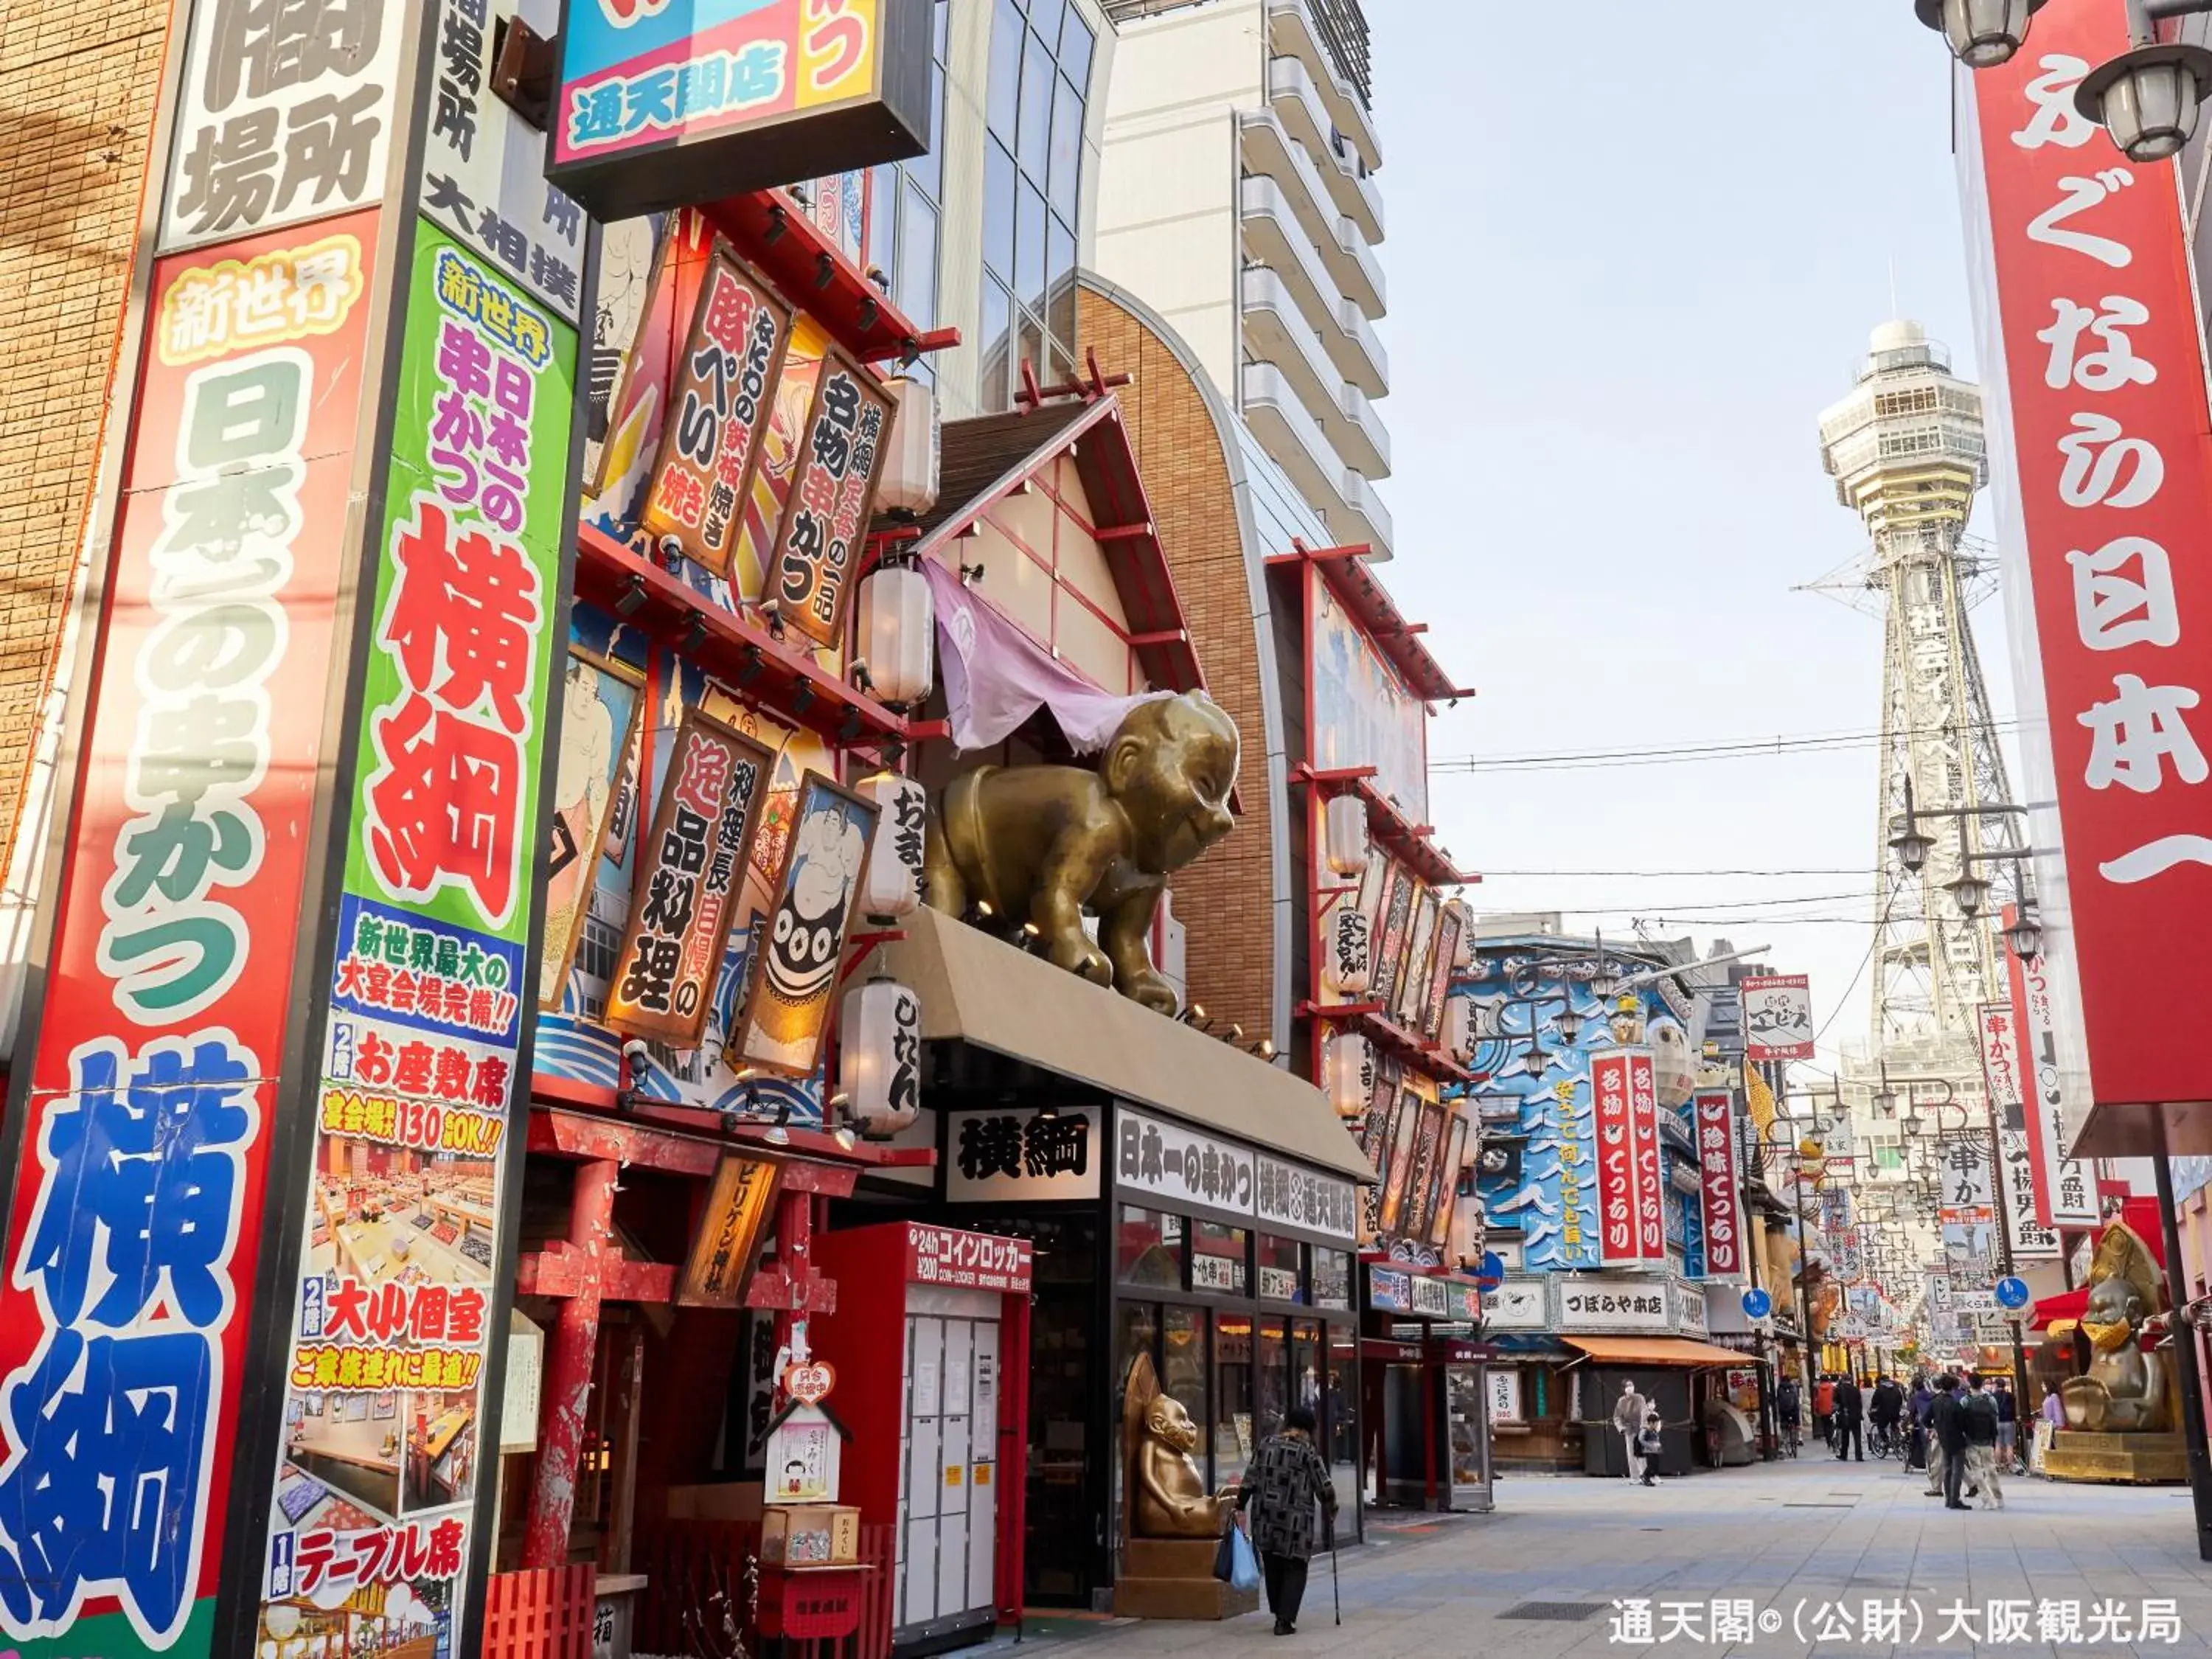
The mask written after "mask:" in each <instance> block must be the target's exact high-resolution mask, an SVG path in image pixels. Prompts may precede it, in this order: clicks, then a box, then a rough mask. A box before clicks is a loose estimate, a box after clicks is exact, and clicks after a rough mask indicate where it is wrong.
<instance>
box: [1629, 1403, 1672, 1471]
mask: <svg viewBox="0 0 2212 1659" xmlns="http://www.w3.org/2000/svg"><path fill="white" fill-rule="evenodd" d="M1666 1446H1667V1441H1666V1435H1665V1431H1664V1425H1662V1423H1661V1422H1660V1420H1659V1413H1657V1412H1646V1413H1644V1428H1643V1431H1642V1432H1641V1433H1640V1434H1638V1436H1637V1439H1636V1449H1637V1450H1638V1452H1640V1453H1642V1454H1643V1462H1644V1485H1645V1486H1657V1485H1658V1484H1659V1482H1658V1480H1657V1478H1656V1477H1657V1475H1658V1473H1659V1454H1660V1453H1661V1452H1662V1451H1663V1450H1665V1449H1666Z"/></svg>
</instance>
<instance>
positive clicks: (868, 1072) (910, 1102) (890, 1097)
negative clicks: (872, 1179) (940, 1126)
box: [837, 979, 921, 1140]
mask: <svg viewBox="0 0 2212 1659" xmlns="http://www.w3.org/2000/svg"><path fill="white" fill-rule="evenodd" d="M837 1073H838V1081H839V1083H840V1084H841V1085H842V1087H843V1089H844V1091H845V1093H846V1095H847V1096H848V1103H847V1106H846V1110H847V1112H848V1114H849V1115H851V1117H852V1120H853V1121H854V1123H856V1124H858V1125H859V1126H860V1133H862V1134H864V1135H866V1136H867V1137H868V1138H869V1139H871V1140H881V1139H888V1138H890V1136H892V1135H895V1134H896V1133H898V1132H899V1131H900V1130H901V1129H903V1128H905V1127H907V1125H908V1124H909V1123H911V1122H913V1121H915V1118H916V1117H918V1116H920V1115H921V998H919V997H917V996H915V994H914V992H913V991H912V990H911V989H910V988H909V987H906V986H904V985H902V984H900V983H899V982H898V981H896V980H891V979H872V980H867V981H864V982H863V983H861V984H859V985H856V986H854V987H853V988H852V989H851V990H849V991H848V992H846V993H845V1006H844V1007H843V1008H842V1010H841V1011H840V1012H839V1014H838V1017H837Z"/></svg>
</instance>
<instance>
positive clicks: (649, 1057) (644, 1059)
mask: <svg viewBox="0 0 2212 1659" xmlns="http://www.w3.org/2000/svg"><path fill="white" fill-rule="evenodd" d="M623 1059H624V1060H628V1061H629V1063H630V1064H631V1065H633V1066H650V1065H652V1064H653V1050H652V1049H650V1048H647V1047H646V1045H645V1040H644V1039H643V1038H642V1037H632V1038H631V1039H630V1040H629V1042H625V1043H623Z"/></svg>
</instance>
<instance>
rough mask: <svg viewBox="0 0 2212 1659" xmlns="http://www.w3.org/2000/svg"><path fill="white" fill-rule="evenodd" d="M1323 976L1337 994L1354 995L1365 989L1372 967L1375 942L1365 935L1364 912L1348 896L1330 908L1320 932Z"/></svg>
mask: <svg viewBox="0 0 2212 1659" xmlns="http://www.w3.org/2000/svg"><path fill="white" fill-rule="evenodd" d="M1321 943H1322V957H1323V958H1324V959H1323V961H1322V978H1324V979H1326V980H1327V981H1328V988H1329V989H1330V990H1332V991H1334V993H1335V994H1337V995H1338V996H1340V997H1357V996H1358V995H1359V994H1360V993H1361V992H1363V991H1364V990H1366V988H1367V981H1368V980H1369V978H1370V975H1371V973H1372V971H1373V967H1374V956H1375V950H1374V941H1373V940H1371V939H1369V937H1368V927H1367V915H1366V913H1365V912H1364V911H1363V910H1361V909H1360V908H1359V906H1358V904H1357V903H1355V902H1353V901H1352V897H1351V896H1349V895H1346V896H1343V897H1340V898H1339V899H1338V900H1337V901H1336V902H1334V904H1333V905H1331V906H1330V907H1329V912H1328V924H1327V926H1326V927H1324V928H1323V929H1322V942H1321Z"/></svg>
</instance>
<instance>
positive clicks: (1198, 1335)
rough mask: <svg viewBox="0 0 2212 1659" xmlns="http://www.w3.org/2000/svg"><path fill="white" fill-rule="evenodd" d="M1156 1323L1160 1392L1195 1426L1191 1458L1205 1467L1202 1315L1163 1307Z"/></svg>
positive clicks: (1208, 1417)
mask: <svg viewBox="0 0 2212 1659" xmlns="http://www.w3.org/2000/svg"><path fill="white" fill-rule="evenodd" d="M1160 1311H1161V1314H1162V1318H1161V1320H1160V1392H1161V1393H1162V1394H1169V1395H1174V1396H1175V1397H1176V1399H1177V1400H1178V1401H1181V1402H1182V1408H1183V1409H1184V1410H1185V1411H1187V1412H1188V1413H1190V1420H1191V1421H1192V1422H1193V1423H1195V1424H1196V1425H1198V1442H1199V1443H1198V1449H1197V1450H1196V1451H1194V1452H1193V1453H1192V1454H1191V1455H1192V1456H1193V1457H1194V1458H1195V1459H1196V1460H1197V1462H1198V1467H1199V1468H1201V1469H1203V1468H1205V1467H1206V1441H1207V1440H1208V1438H1210V1437H1209V1436H1208V1435H1207V1433H1206V1425H1207V1424H1208V1423H1209V1422H1211V1421H1212V1413H1210V1412H1209V1411H1208V1410H1207V1409H1206V1393H1207V1390H1206V1316H1205V1315H1204V1314H1203V1313H1200V1312H1199V1311H1197V1310H1194V1309H1191V1308H1164V1309H1162V1310H1160Z"/></svg>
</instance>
